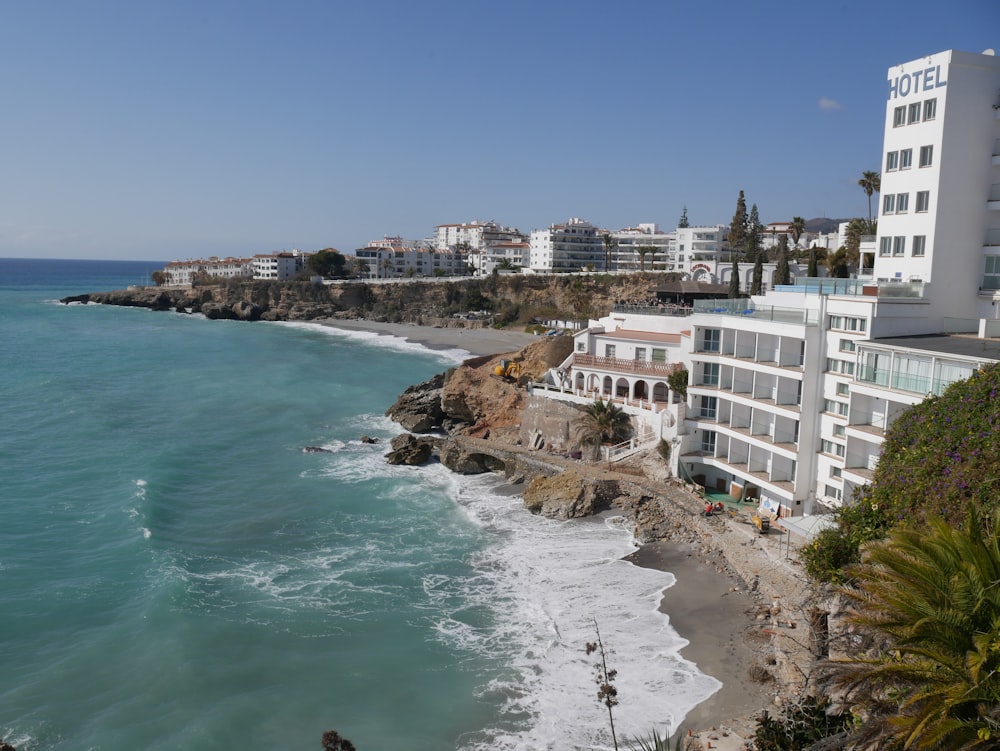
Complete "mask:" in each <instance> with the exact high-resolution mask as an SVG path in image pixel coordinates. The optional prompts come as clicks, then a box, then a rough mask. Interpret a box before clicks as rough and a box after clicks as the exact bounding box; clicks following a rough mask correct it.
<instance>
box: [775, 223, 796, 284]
mask: <svg viewBox="0 0 1000 751" xmlns="http://www.w3.org/2000/svg"><path fill="white" fill-rule="evenodd" d="M791 283H792V273H791V271H790V270H789V268H788V235H782V236H781V237H780V238H778V267H777V268H776V269H775V270H774V284H775V286H777V285H779V284H791Z"/></svg>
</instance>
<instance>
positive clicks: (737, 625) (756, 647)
mask: <svg viewBox="0 0 1000 751" xmlns="http://www.w3.org/2000/svg"><path fill="white" fill-rule="evenodd" d="M323 323H324V324H326V325H330V326H334V327H339V328H344V329H350V330H357V331H372V332H376V333H379V334H385V335H390V336H399V337H403V338H405V339H407V340H408V341H411V342H415V343H419V344H422V345H424V346H426V347H429V348H432V349H456V348H458V349H465V350H466V351H468V352H470V353H471V354H473V355H488V354H500V353H506V352H515V351H517V350H519V349H521V348H522V347H524V346H526V345H528V344H530V343H531V342H533V341H537V340H538V337H537V336H535V335H532V334H527V333H524V332H518V331H505V330H497V329H459V328H434V327H428V326H417V325H415V324H394V323H379V322H374V321H366V320H339V319H330V320H327V321H323ZM521 489H522V488H521V486H506V492H507V493H515V492H520V491H521ZM695 505H697V502H695ZM737 539H738V540H739V542H740V543H745V542H746V539H749V538H744V537H743V535H738V536H737ZM627 560H629V561H630V562H632V563H634V564H635V565H637V566H643V567H647V568H655V569H658V570H661V571H668V572H670V573H672V574H673V575H674V576H675V577H676V579H677V581H676V583H675V584H674V585H673V586H672V587H670V588H669V589H668V590H666V592H665V593H664V596H663V599H662V602H661V605H660V609H661V611H662V612H664V613H666V614H669V617H670V623H671V626H672V627H673V629H674V630H675V631H677V633H678V634H680V635H681V636H682V637H683V638H684V639H686V640H687V641H688V645H687V646H686V647H684V649H683V650H682V651H681V654H682V655H683V656H684V657H685V658H686V659H688V660H690V661H691V662H693V663H695V664H696V665H697V666H698V669H699V670H701V671H702V672H704V673H706V674H708V675H710V676H712V677H713V678H715V679H716V680H718V681H719V682H721V683H722V687H721V688H720V689H719V690H718V691H717V692H716V693H715V694H713V695H712V696H711V697H709V698H708V699H707V700H706V701H704V702H702V703H701V704H699V705H698V706H697V707H695V708H694V709H693V710H692V711H691V712H689V713H688V715H687V717H686V718H685V719H684V722H683V723H682V726H681V727H682V729H683V730H684V732H685V733H686V732H687V730H688V729H689V728H690V729H693V730H694V731H696V732H698V738H699V740H702V741H703V742H710V743H711V748H713V749H719V750H720V751H735V750H736V749H742V748H743V741H742V738H741V735H743V736H746V735H747V734H748V731H749V726H750V724H752V723H750V722H748V718H752V717H754V716H756V715H757V714H758V713H759V711H760V710H761V709H764V708H767V707H769V706H772V708H773V705H772V701H771V697H770V696H769V694H768V690H767V689H766V688H765V687H764V686H762V685H761V684H759V683H754V682H753V681H752V680H751V679H750V677H749V669H750V667H751V665H753V664H754V662H755V658H757V661H759V651H760V650H762V649H763V646H764V645H763V643H762V642H760V633H761V631H760V629H761V627H760V624H759V623H757V622H756V621H755V619H754V616H753V613H752V610H753V608H754V602H753V600H752V598H751V595H750V593H749V592H748V591H747V588H746V586H745V584H744V583H743V582H742V581H740V580H738V579H736V578H735V577H733V576H731V575H730V574H728V573H725V571H724V567H723V566H721V565H720V562H719V561H718V560H709V556H708V554H706V553H705V552H704V548H701V549H699V548H697V547H695V546H693V545H690V544H687V543H684V542H674V541H662V542H652V543H646V544H644V545H643V546H642V547H641V548H640V549H639V550H637V551H636V552H635V553H633V554H632V555H630V556H629V557H628V559H627ZM734 726H735V727H736V729H737V731H739V733H740V734H739V735H738V734H736V733H734V732H732V729H733V728H734ZM699 731H700V732H699Z"/></svg>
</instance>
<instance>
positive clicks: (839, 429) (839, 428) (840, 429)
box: [833, 425, 847, 437]
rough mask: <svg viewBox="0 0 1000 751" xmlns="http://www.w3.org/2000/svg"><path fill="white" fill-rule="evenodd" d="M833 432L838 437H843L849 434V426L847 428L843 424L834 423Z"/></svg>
mask: <svg viewBox="0 0 1000 751" xmlns="http://www.w3.org/2000/svg"><path fill="white" fill-rule="evenodd" d="M833 434H834V435H835V436H838V437H843V436H845V435H847V428H845V427H844V426H843V425H834V426H833Z"/></svg>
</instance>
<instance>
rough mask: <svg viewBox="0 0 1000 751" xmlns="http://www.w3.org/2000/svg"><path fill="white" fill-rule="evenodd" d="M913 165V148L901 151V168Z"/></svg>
mask: <svg viewBox="0 0 1000 751" xmlns="http://www.w3.org/2000/svg"><path fill="white" fill-rule="evenodd" d="M912 166H913V149H903V150H902V151H900V152H899V168H900V169H909V168H910V167H912Z"/></svg>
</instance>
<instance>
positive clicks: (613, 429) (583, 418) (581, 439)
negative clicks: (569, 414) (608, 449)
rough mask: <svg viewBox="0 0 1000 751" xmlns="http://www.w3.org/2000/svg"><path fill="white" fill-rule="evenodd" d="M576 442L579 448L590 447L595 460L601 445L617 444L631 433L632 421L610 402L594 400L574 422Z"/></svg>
mask: <svg viewBox="0 0 1000 751" xmlns="http://www.w3.org/2000/svg"><path fill="white" fill-rule="evenodd" d="M575 428H576V440H577V442H578V443H579V444H580V445H581V446H591V447H592V448H593V456H594V458H595V459H596V458H597V456H598V454H599V453H600V450H601V444H602V443H618V442H620V441H623V440H625V439H626V438H627V437H628V436H629V434H630V433H631V432H632V420H631V418H630V417H629V416H628V415H627V414H626V413H625V411H624V410H623V409H622V408H621V407H619V406H618V405H616V404H614V403H613V402H611V401H606V402H605V401H602V400H600V399H596V400H595V401H594V403H593V404H591V405H588V406H587V408H586V409H584V411H583V414H581V415H580V416H579V417H578V418H577V419H576V422H575Z"/></svg>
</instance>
